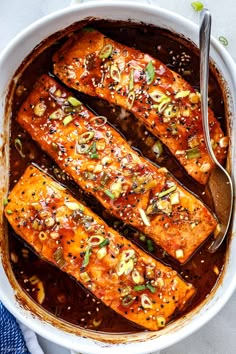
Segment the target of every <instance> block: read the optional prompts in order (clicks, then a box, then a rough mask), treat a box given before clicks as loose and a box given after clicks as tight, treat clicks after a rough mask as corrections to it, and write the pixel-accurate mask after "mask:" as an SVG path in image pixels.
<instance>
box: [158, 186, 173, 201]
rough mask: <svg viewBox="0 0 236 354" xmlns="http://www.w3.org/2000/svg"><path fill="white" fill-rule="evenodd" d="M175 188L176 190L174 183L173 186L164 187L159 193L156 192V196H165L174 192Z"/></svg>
mask: <svg viewBox="0 0 236 354" xmlns="http://www.w3.org/2000/svg"><path fill="white" fill-rule="evenodd" d="M175 190H176V185H174V186H172V187H170V188H168V189H166V190H165V191H162V192H160V193H159V194H158V198H163V197H165V196H166V195H168V194H170V193H172V192H174V191H175Z"/></svg>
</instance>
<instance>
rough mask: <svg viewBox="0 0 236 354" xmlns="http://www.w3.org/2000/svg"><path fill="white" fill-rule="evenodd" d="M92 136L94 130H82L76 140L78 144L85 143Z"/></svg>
mask: <svg viewBox="0 0 236 354" xmlns="http://www.w3.org/2000/svg"><path fill="white" fill-rule="evenodd" d="M93 137H94V132H84V133H83V134H80V136H79V139H78V142H79V144H86V143H88V142H89V141H90V140H92V139H93Z"/></svg>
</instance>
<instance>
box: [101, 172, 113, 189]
mask: <svg viewBox="0 0 236 354" xmlns="http://www.w3.org/2000/svg"><path fill="white" fill-rule="evenodd" d="M109 182H111V176H109V174H107V173H106V172H103V174H102V178H101V185H102V188H103V187H104V186H105V185H106V184H108V183H109Z"/></svg>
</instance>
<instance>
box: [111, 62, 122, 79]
mask: <svg viewBox="0 0 236 354" xmlns="http://www.w3.org/2000/svg"><path fill="white" fill-rule="evenodd" d="M110 75H111V78H112V79H113V80H114V81H116V82H120V70H119V69H118V67H117V66H116V65H114V64H112V65H111V67H110Z"/></svg>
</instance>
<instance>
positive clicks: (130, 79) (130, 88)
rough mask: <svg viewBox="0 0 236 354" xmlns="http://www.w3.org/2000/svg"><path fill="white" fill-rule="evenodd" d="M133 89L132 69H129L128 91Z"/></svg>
mask: <svg viewBox="0 0 236 354" xmlns="http://www.w3.org/2000/svg"><path fill="white" fill-rule="evenodd" d="M133 89H134V69H131V71H130V74H129V91H132V90H133Z"/></svg>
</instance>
